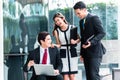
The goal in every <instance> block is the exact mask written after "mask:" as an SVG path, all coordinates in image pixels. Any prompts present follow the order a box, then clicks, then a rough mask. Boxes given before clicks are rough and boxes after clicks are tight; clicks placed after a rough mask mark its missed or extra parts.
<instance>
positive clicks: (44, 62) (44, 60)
mask: <svg viewBox="0 0 120 80" xmlns="http://www.w3.org/2000/svg"><path fill="white" fill-rule="evenodd" d="M46 63H47V49H45V50H44V55H43V59H42V64H46Z"/></svg>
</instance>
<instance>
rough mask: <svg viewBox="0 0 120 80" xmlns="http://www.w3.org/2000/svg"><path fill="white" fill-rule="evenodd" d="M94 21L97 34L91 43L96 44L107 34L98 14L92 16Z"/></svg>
mask: <svg viewBox="0 0 120 80" xmlns="http://www.w3.org/2000/svg"><path fill="white" fill-rule="evenodd" d="M92 23H93V26H94V30H95V35H94V38H93V39H92V40H91V44H92V45H96V44H97V43H98V42H99V41H100V40H102V38H103V37H104V36H105V31H104V29H103V26H102V23H101V21H100V19H99V17H98V16H93V17H92Z"/></svg>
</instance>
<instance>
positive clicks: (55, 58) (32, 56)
mask: <svg viewBox="0 0 120 80" xmlns="http://www.w3.org/2000/svg"><path fill="white" fill-rule="evenodd" d="M49 56H50V64H52V65H53V67H54V69H58V70H59V71H60V72H61V70H62V67H63V65H62V61H61V58H60V54H59V52H58V49H57V47H54V48H49ZM30 60H34V62H35V63H36V64H39V62H40V47H38V48H36V49H35V50H33V51H30V52H29V55H28V58H27V61H26V63H25V65H24V67H23V70H24V71H25V72H27V71H28V69H27V64H28V62H29V61H30ZM31 69H32V70H33V74H32V77H31V80H36V78H37V76H36V74H35V71H34V68H33V67H31Z"/></svg>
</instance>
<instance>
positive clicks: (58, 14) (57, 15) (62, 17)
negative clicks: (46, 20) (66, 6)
mask: <svg viewBox="0 0 120 80" xmlns="http://www.w3.org/2000/svg"><path fill="white" fill-rule="evenodd" d="M56 17H58V18H61V19H64V22H65V23H66V24H67V23H68V22H67V20H66V19H65V16H63V14H62V13H60V12H57V13H56V14H55V15H54V16H53V21H55V18H56ZM57 28H59V26H57V25H56V24H55V25H54V29H53V36H54V31H55V30H56V29H57Z"/></svg>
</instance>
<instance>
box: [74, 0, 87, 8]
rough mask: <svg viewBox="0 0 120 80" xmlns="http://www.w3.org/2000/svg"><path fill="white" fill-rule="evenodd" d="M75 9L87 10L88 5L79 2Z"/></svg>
mask: <svg viewBox="0 0 120 80" xmlns="http://www.w3.org/2000/svg"><path fill="white" fill-rule="evenodd" d="M73 8H74V9H84V8H86V4H85V3H84V2H82V1H79V2H77V3H76V4H75V5H74V7H73Z"/></svg>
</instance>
